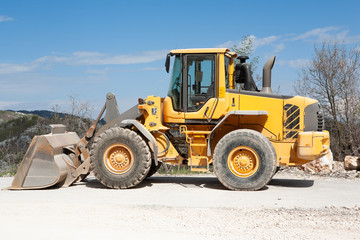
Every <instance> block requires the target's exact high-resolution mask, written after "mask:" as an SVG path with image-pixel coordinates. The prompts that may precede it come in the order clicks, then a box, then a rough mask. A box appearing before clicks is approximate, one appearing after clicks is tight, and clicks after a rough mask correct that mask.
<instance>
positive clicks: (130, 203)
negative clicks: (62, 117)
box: [0, 174, 360, 240]
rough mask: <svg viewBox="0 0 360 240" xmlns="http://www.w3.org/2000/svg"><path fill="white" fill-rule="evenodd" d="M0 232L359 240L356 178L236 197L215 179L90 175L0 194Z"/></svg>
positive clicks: (285, 184)
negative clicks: (133, 183) (133, 179)
mask: <svg viewBox="0 0 360 240" xmlns="http://www.w3.org/2000/svg"><path fill="white" fill-rule="evenodd" d="M11 181H12V178H0V188H4V187H7V186H9V185H10V184H11ZM0 229H1V230H0V234H1V236H3V237H4V236H6V237H9V239H10V238H11V239H24V237H30V239H32V238H33V237H37V238H38V239H64V238H67V239H76V238H78V237H81V238H83V239H85V238H87V239H105V238H107V239H115V238H116V239H125V238H128V239H207V240H208V239H359V238H360V180H359V179H357V180H346V179H334V178H308V179H300V178H299V177H294V176H291V175H286V174H277V175H276V176H275V178H274V179H273V180H272V181H271V182H270V184H269V185H268V186H267V187H266V188H265V189H263V190H261V191H257V192H234V191H229V190H226V189H225V188H224V187H223V186H222V185H221V184H220V183H219V182H218V180H217V179H216V178H215V176H212V175H201V176H186V177H165V176H155V177H152V178H150V179H148V180H145V181H144V182H143V183H142V184H141V185H140V186H138V187H137V188H135V189H129V190H111V189H106V188H104V187H103V186H102V185H101V184H100V183H99V182H98V181H97V180H96V179H95V178H94V177H88V178H87V182H84V183H80V184H77V185H74V186H71V187H69V188H61V189H48V190H28V191H0Z"/></svg>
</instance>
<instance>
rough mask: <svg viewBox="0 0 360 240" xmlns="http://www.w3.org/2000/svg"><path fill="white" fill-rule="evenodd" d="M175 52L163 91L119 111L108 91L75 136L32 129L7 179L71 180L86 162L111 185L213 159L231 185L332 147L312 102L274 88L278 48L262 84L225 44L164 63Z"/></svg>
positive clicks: (22, 183)
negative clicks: (34, 132) (26, 146)
mask: <svg viewBox="0 0 360 240" xmlns="http://www.w3.org/2000/svg"><path fill="white" fill-rule="evenodd" d="M171 58H172V59H173V67H172V75H171V79H170V86H169V92H168V95H167V96H166V97H165V98H161V97H156V96H148V97H147V98H144V99H142V98H139V99H138V104H137V105H135V106H134V107H133V108H131V109H129V110H128V111H126V112H124V113H122V114H120V113H119V111H118V107H117V103H116V99H115V96H114V94H112V93H109V94H107V96H106V103H105V105H104V107H103V109H102V110H101V112H100V114H99V116H98V117H97V119H96V120H95V122H94V124H93V125H92V126H91V127H90V128H89V130H88V131H87V132H86V134H85V136H84V137H83V138H81V139H80V138H79V137H78V136H77V135H76V134H75V133H73V132H66V131H65V126H63V125H52V132H51V133H50V134H48V135H43V136H36V137H35V138H34V139H33V141H32V143H31V145H30V147H29V149H28V151H27V152H26V155H25V157H24V160H23V161H22V163H21V165H20V167H19V170H18V172H17V174H16V176H15V178H14V181H13V183H12V186H11V187H9V189H35V188H46V187H50V186H54V185H55V186H59V187H61V186H69V185H71V184H72V183H74V182H76V181H80V180H82V179H83V178H84V177H86V176H87V175H88V174H89V172H90V171H93V173H94V174H95V176H96V178H97V179H98V180H99V181H100V182H101V183H102V184H104V185H105V186H107V187H109V188H121V189H123V188H131V187H134V186H136V185H137V184H139V183H140V182H141V181H143V180H144V179H145V178H146V177H149V176H151V175H152V174H154V173H155V172H156V171H157V170H158V169H159V167H160V165H161V164H174V165H180V164H185V165H188V166H189V167H190V169H191V170H192V171H208V170H209V166H212V167H213V170H214V172H215V174H216V176H217V177H218V179H219V181H220V182H221V183H222V184H223V185H224V186H225V187H227V188H228V189H231V190H258V189H261V188H262V187H264V186H265V185H266V184H267V183H268V182H269V181H270V180H271V178H272V177H273V175H274V174H275V171H276V169H277V167H279V166H299V165H302V164H305V163H307V162H309V161H313V160H315V159H317V158H320V157H322V156H323V155H326V154H327V152H328V151H329V144H330V143H329V133H328V132H327V131H324V121H323V114H322V111H321V108H320V106H319V104H318V102H317V101H316V100H313V99H310V98H306V97H300V96H285V95H278V94H274V93H273V92H272V90H271V69H272V67H273V65H274V62H275V57H272V58H271V59H270V60H268V61H267V62H266V64H265V65H264V68H263V79H262V80H263V86H262V89H261V90H259V89H258V88H257V86H256V84H255V82H254V80H253V77H252V71H251V68H250V65H249V64H248V63H247V62H246V60H247V59H248V57H246V56H237V54H236V53H234V52H231V51H230V50H229V49H226V48H216V49H181V50H173V51H170V53H169V54H168V55H167V56H166V61H165V68H166V71H167V72H169V69H170V59H171ZM103 115H104V116H103ZM102 117H103V118H102ZM101 118H102V119H103V120H104V122H105V124H103V125H100V124H98V123H99V120H100V119H101ZM90 141H91V142H92V144H91V146H89V145H90V144H89V142H90Z"/></svg>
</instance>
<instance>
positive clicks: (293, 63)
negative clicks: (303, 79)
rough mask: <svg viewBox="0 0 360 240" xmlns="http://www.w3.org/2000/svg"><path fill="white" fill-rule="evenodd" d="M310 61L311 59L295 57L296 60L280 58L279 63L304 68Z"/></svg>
mask: <svg viewBox="0 0 360 240" xmlns="http://www.w3.org/2000/svg"><path fill="white" fill-rule="evenodd" d="M308 63H309V59H294V60H278V61H277V64H279V65H280V66H288V67H291V68H303V67H305V66H306V65H307V64H308Z"/></svg>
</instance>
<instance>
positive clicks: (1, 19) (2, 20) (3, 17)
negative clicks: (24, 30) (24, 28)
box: [0, 15, 14, 22]
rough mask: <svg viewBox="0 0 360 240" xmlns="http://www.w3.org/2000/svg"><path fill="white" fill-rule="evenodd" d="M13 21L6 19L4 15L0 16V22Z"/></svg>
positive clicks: (10, 18)
mask: <svg viewBox="0 0 360 240" xmlns="http://www.w3.org/2000/svg"><path fill="white" fill-rule="evenodd" d="M13 20H14V18H12V17H7V16H4V15H2V16H0V22H8V21H13Z"/></svg>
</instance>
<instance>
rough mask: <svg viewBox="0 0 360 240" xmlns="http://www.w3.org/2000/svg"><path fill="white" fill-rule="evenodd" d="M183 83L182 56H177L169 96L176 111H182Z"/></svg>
mask: <svg viewBox="0 0 360 240" xmlns="http://www.w3.org/2000/svg"><path fill="white" fill-rule="evenodd" d="M181 81H182V77H181V59H180V56H176V57H175V62H174V67H173V70H172V76H171V81H170V87H169V92H168V96H169V97H170V98H171V100H172V104H173V108H174V110H176V111H180V110H181V98H180V96H181V86H182V82H181Z"/></svg>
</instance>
